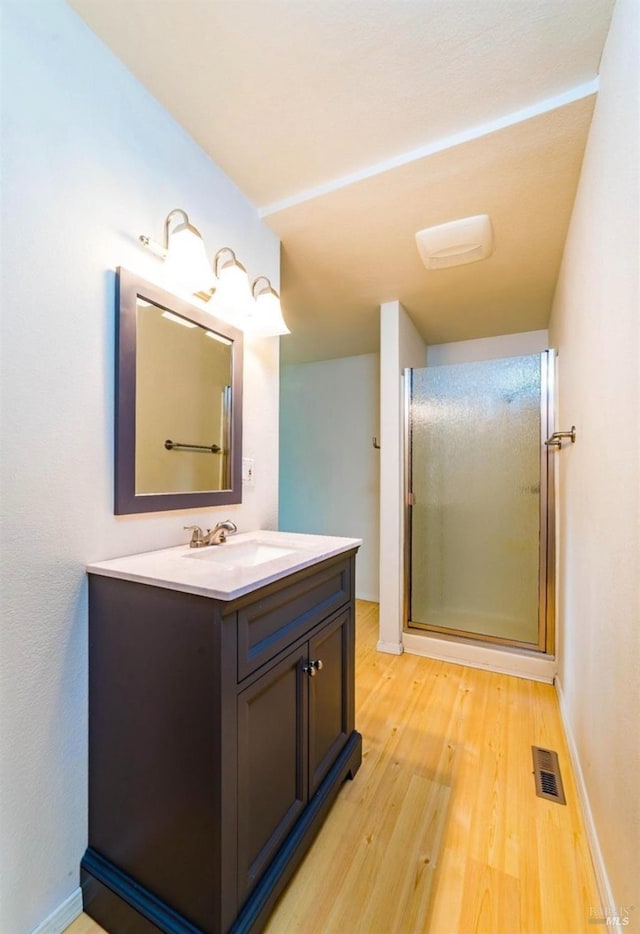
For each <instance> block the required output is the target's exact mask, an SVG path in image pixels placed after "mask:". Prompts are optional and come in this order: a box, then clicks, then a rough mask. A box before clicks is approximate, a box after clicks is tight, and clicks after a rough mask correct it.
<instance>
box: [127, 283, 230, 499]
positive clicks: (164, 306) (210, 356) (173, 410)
mask: <svg viewBox="0 0 640 934" xmlns="http://www.w3.org/2000/svg"><path fill="white" fill-rule="evenodd" d="M118 296H119V302H118V306H119V307H118V378H117V396H118V398H117V407H116V514H121V513H132V512H148V511H151V510H153V511H155V510H163V509H180V508H185V507H191V506H193V507H199V506H203V505H223V504H225V503H234V502H240V497H241V478H240V464H241V450H240V449H241V437H240V435H241V421H240V419H241V399H240V396H241V374H240V367H241V359H242V358H241V355H242V334H241V332H240V331H238V330H236V329H235V328H233V327H230V326H229V325H228V324H226V323H225V322H221V321H220V320H218V319H216V318H214V317H213V316H211V315H209V314H208V313H206V312H204V311H201V310H200V309H199V308H196V307H195V306H192V305H190V304H189V303H187V302H185V301H183V300H182V299H179V298H177V297H175V296H172V295H171V294H170V293H167V292H164V291H163V290H161V289H160V288H159V287H158V286H155V285H153V284H151V283H146V282H143V281H142V280H140V279H138V278H136V277H134V276H133V275H132V274H131V273H128V272H127V271H126V270H123V269H120V270H119V288H118Z"/></svg>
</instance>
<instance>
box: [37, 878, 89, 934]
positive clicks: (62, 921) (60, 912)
mask: <svg viewBox="0 0 640 934" xmlns="http://www.w3.org/2000/svg"><path fill="white" fill-rule="evenodd" d="M81 914H82V891H81V890H80V889H79V888H77V889H76V890H75V892H72V893H71V895H70V896H69V898H67V899H65V900H64V901H63V903H62V904H61V905H58V907H57V908H56V910H55V911H53V912H52V913H51V914H50V915H49V917H48V918H45V920H44V921H42V922H41V923H40V924H39V925H38V927H37V928H34V929H33V931H32V932H31V934H62V932H63V931H64V930H65V928H68V927H69V925H70V924H71V922H72V921H75V920H76V918H77V917H78V916H79V915H81Z"/></svg>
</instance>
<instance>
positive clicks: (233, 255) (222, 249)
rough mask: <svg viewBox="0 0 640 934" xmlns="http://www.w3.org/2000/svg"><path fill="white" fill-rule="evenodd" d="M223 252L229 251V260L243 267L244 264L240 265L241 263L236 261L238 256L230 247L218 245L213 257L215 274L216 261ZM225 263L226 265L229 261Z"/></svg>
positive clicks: (216, 269) (216, 268)
mask: <svg viewBox="0 0 640 934" xmlns="http://www.w3.org/2000/svg"><path fill="white" fill-rule="evenodd" d="M223 253H230V254H231V260H230V262H231V263H233V264H234V265H236V266H240V267H241V268H242V269H244V266H242V264H241V263H239V262H238V257H237V256H236V254H235V252H234V251H233V250H232V249H231V247H230V246H223V247H220V249H219V250H218V252H217V253H216V255H215V256H214V257H213V271H214V272H215V274H216V276H217V275H218V262H219V260H220V257H221V256H222V254H223ZM225 265H227V266H228V265H229V263H225Z"/></svg>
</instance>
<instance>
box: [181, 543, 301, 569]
mask: <svg viewBox="0 0 640 934" xmlns="http://www.w3.org/2000/svg"><path fill="white" fill-rule="evenodd" d="M292 554H295V549H293V548H284V547H282V546H281V545H272V544H270V543H269V542H251V541H249V542H240V543H239V544H237V545H234V544H230V543H229V542H225V544H223V545H206V546H205V547H204V548H194V549H193V550H192V551H190V552H189V554H187V555H185V556H184V557H185V558H196V559H198V560H199V561H212V562H213V563H214V564H223V565H224V566H225V567H228V568H255V567H256V566H257V565H259V564H266V563H267V561H274V560H275V559H276V558H284V557H285V556H286V555H292Z"/></svg>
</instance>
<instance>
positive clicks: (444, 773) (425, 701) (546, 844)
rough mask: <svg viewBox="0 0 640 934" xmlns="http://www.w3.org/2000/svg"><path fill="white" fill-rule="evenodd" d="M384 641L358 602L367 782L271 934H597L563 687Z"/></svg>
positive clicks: (87, 929)
mask: <svg viewBox="0 0 640 934" xmlns="http://www.w3.org/2000/svg"><path fill="white" fill-rule="evenodd" d="M377 638H378V613H377V605H376V604H373V603H365V602H363V601H358V607H357V663H356V665H357V673H356V681H357V684H356V725H357V727H358V729H359V730H360V731H361V732H362V734H363V740H364V752H363V762H362V766H361V768H360V771H359V772H358V774H357V776H356V778H355V780H354V781H353V782H346V783H345V785H344V786H343V787H342V789H341V791H340V793H339V795H338V798H337V800H336V803H335V805H334V807H333V809H332V810H331V812H330V814H329V815H328V817H327V819H326V821H325V823H324V825H323V827H322V830H321V831H320V834H319V835H318V837H317V839H316V840H315V842H314V844H313V846H312V848H311V850H310V851H309V854H308V855H307V857H306V859H305V860H304V862H303V863H302V865H301V866H300V868H299V869H298V871H297V873H296V875H295V876H294V878H293V880H292V881H291V883H290V885H289V886H288V888H287V890H286V891H285V892H284V893H283V895H282V896H281V898H280V900H279V901H278V903H277V905H276V907H275V910H274V912H273V914H272V917H271V919H270V920H269V923H268V925H267V928H266V934H518V932H520V934H560V932H563V934H588V932H590V931H592V930H593V928H591V927H589V925H588V918H589V909H590V908H591V907H592V906H598V905H599V900H598V894H597V888H596V882H595V877H594V873H593V868H592V865H591V860H590V855H589V850H588V846H587V840H586V836H585V832H584V827H583V824H582V818H581V815H580V812H579V808H578V803H577V801H578V799H577V795H576V790H575V783H574V781H573V776H572V775H571V771H570V764H569V757H568V751H567V747H566V742H565V738H564V735H563V730H562V723H561V720H560V714H559V710H558V704H557V699H556V695H555V691H554V689H553V687H552V686H551V685H546V684H539V683H537V682H531V681H525V680H523V679H519V678H511V677H509V676H507V675H500V674H494V673H492V672H486V671H479V670H475V669H471V668H465V667H462V666H459V665H452V664H448V663H445V662H440V661H434V660H431V659H427V658H419V657H417V656H411V655H408V654H405V655H401V656H394V655H385V654H381V653H378V652H377V651H376V642H377ZM532 745H538V746H543V747H545V748H550V749H555V750H556V751H557V752H558V755H559V758H560V765H561V769H562V777H563V781H564V785H565V792H566V795H567V805H566V806H562V805H558V804H556V803H554V802H551V801H546V800H544V799H542V798H538V797H536V795H535V785H534V780H533V775H532V771H533V766H532V760H531V746H532ZM74 925H75V926H74ZM74 925H72V926H71V927H70V928H69V929H68V930H67V934H101V930H102V929H101V928H99V927H98V926H97V925H94V923H93V922H92V921H91V920H90V919H88V918H86V916H83V918H81V919H78V920H77V921H76V922H74ZM78 925H80V926H78ZM111 934H119V932H111Z"/></svg>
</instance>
